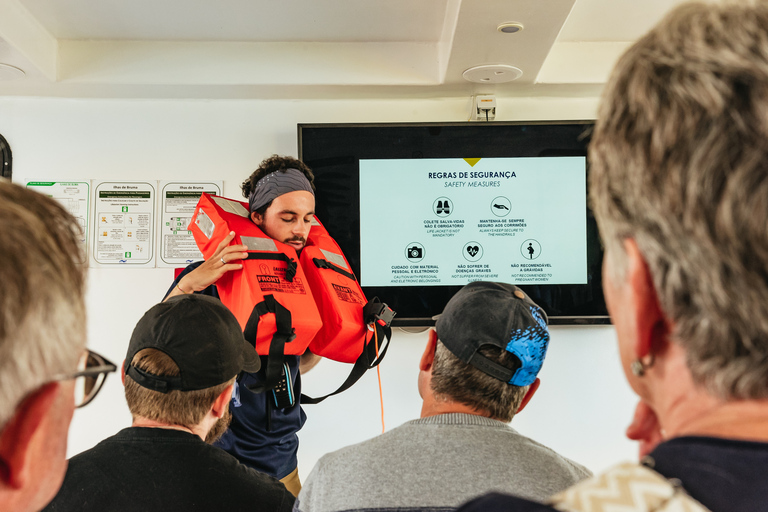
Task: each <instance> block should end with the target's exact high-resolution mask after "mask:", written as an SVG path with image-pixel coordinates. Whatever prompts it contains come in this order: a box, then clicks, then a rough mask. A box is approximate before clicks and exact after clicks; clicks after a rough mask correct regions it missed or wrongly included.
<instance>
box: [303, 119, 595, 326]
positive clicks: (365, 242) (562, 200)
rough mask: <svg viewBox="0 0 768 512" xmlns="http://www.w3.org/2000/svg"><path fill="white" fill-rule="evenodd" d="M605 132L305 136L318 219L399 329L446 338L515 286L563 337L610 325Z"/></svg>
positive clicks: (345, 128)
mask: <svg viewBox="0 0 768 512" xmlns="http://www.w3.org/2000/svg"><path fill="white" fill-rule="evenodd" d="M591 128H592V123H591V122H589V121H575V122H514V123H506V122H505V123H498V122H491V123H418V124H300V125H299V126H298V142H299V157H300V158H301V159H302V160H303V161H304V162H305V163H306V164H307V165H308V166H309V167H310V168H311V169H312V170H313V172H314V174H315V185H316V187H317V201H316V213H317V217H318V218H319V219H320V221H321V222H322V223H323V224H324V225H325V226H326V228H327V229H328V231H329V232H330V234H331V235H332V236H333V237H334V238H335V239H336V241H337V242H338V243H339V245H340V246H341V248H342V250H343V251H344V254H345V255H346V257H347V259H348V260H349V262H350V264H351V265H352V267H353V268H352V270H353V271H354V273H355V274H356V275H357V276H358V279H359V281H360V284H361V285H362V287H363V291H364V292H365V293H366V296H367V297H368V298H369V299H370V298H372V297H374V296H376V297H378V298H379V299H380V300H381V301H382V302H385V303H387V304H389V306H390V307H392V308H393V309H394V310H395V311H396V312H397V316H396V318H395V321H394V322H393V325H395V326H401V327H406V326H413V327H425V326H431V325H434V320H433V317H434V316H435V315H437V314H439V313H440V312H441V311H442V310H443V307H444V306H445V304H446V303H447V302H448V300H449V299H450V298H451V296H452V295H453V294H454V293H455V292H456V291H457V290H458V289H459V288H460V287H461V286H463V285H464V284H466V283H468V282H471V281H477V280H485V281H503V282H508V283H513V284H516V285H518V286H520V288H522V289H523V290H525V292H526V293H528V294H529V295H530V296H531V298H532V299H533V300H534V301H535V302H537V303H538V304H539V305H541V306H542V307H543V308H544V310H545V311H546V312H547V314H548V316H549V318H550V323H553V324H587V323H608V322H609V319H608V315H607V311H606V308H605V300H604V298H603V292H602V287H601V271H600V269H601V265H602V256H603V253H602V249H601V246H600V241H599V238H598V233H597V225H596V223H595V220H594V217H593V216H592V213H591V211H590V210H589V207H588V204H587V173H588V168H587V158H586V157H587V145H588V143H589V136H590V131H591Z"/></svg>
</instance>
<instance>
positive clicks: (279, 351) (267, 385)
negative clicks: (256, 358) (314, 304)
mask: <svg viewBox="0 0 768 512" xmlns="http://www.w3.org/2000/svg"><path fill="white" fill-rule="evenodd" d="M267 313H273V314H274V315H275V326H276V329H277V330H276V331H275V334H274V335H272V341H271V342H270V343H269V357H268V358H267V367H266V370H265V378H264V385H263V386H247V388H248V389H249V390H251V391H253V392H255V393H260V392H264V391H268V390H270V389H274V388H275V387H276V386H277V384H278V383H279V382H280V379H281V378H282V376H283V363H284V362H285V344H286V343H290V342H291V341H293V340H294V339H296V334H295V333H294V331H293V327H292V323H291V312H290V311H289V310H288V309H286V308H285V306H283V305H282V304H280V303H279V302H278V301H277V300H276V299H275V296H274V295H272V294H269V295H265V296H264V300H263V301H261V302H259V303H258V304H256V305H255V306H253V310H252V311H251V315H250V316H249V317H248V322H246V324H245V331H244V332H243V335H244V336H245V339H246V340H247V341H248V343H250V344H251V345H253V346H254V350H255V347H256V338H257V336H258V332H259V321H260V320H261V317H262V316H263V315H266V314H267Z"/></svg>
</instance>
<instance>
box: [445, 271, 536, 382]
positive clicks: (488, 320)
mask: <svg viewBox="0 0 768 512" xmlns="http://www.w3.org/2000/svg"><path fill="white" fill-rule="evenodd" d="M435 330H436V331H437V337H438V339H439V340H440V342H441V343H442V344H443V345H445V347H446V348H447V349H448V350H450V351H451V353H453V355H455V356H456V357H458V358H459V359H460V360H462V361H464V362H465V363H467V364H471V365H472V366H474V367H475V368H477V369H478V370H480V371H482V372H484V373H486V374H488V375H490V376H491V377H495V378H497V379H499V380H501V381H504V382H507V383H509V384H512V385H513V386H527V385H529V384H532V383H533V381H534V380H536V375H538V373H539V370H541V365H542V364H543V363H544V357H545V356H546V354H547V347H548V346H549V330H548V329H547V315H546V313H544V310H543V309H541V308H540V307H539V306H538V305H536V303H535V302H533V301H532V300H531V298H530V297H528V295H526V293H525V292H523V291H522V290H521V289H520V288H518V287H517V286H514V285H511V284H507V283H491V282H484V281H476V282H474V283H470V284H468V285H466V286H464V287H463V288H462V289H461V290H459V291H458V292H457V293H456V295H454V296H453V297H452V298H451V300H449V301H448V304H447V305H446V306H445V309H443V312H442V314H440V315H439V316H438V317H437V323H436V325H435ZM485 346H493V347H498V348H501V349H503V350H506V351H507V352H510V353H511V354H513V355H514V356H515V357H514V358H513V359H514V360H515V364H514V365H513V367H511V368H507V367H505V366H502V365H500V364H499V363H496V362H494V361H491V360H490V359H488V358H487V357H485V356H483V355H482V354H480V352H479V349H480V348H481V347H485Z"/></svg>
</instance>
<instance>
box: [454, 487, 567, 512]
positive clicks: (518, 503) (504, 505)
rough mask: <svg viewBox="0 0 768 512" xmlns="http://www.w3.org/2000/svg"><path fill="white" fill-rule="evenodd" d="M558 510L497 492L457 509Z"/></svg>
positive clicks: (480, 511) (463, 511)
mask: <svg viewBox="0 0 768 512" xmlns="http://www.w3.org/2000/svg"><path fill="white" fill-rule="evenodd" d="M495 511H500V512H501V511H504V512H557V511H556V509H554V508H552V507H550V506H549V505H544V504H543V503H537V502H535V501H530V500H526V499H524V498H518V497H517V496H511V495H509V494H501V493H497V492H492V493H488V494H486V495H484V496H480V497H479V498H475V499H473V500H472V501H469V502H467V503H465V504H464V505H462V506H461V507H459V508H458V509H456V512H495Z"/></svg>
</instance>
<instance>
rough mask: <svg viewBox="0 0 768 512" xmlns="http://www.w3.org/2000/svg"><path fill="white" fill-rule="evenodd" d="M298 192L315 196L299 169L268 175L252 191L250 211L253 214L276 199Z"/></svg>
mask: <svg viewBox="0 0 768 512" xmlns="http://www.w3.org/2000/svg"><path fill="white" fill-rule="evenodd" d="M297 190H306V191H307V192H311V193H312V195H315V193H314V191H313V190H312V185H311V184H310V183H309V180H308V179H307V177H306V176H304V173H303V172H301V171H299V170H298V169H286V170H285V172H283V171H275V172H273V173H270V174H267V175H266V176H264V177H263V178H261V179H260V180H259V181H258V182H257V183H256V186H255V187H254V188H253V190H252V191H251V196H250V197H249V198H248V209H249V210H250V211H251V213H253V212H255V211H256V210H258V209H259V208H261V207H262V206H264V205H266V204H269V203H270V202H271V201H274V199H275V198H276V197H278V196H281V195H283V194H287V193H288V192H296V191H297Z"/></svg>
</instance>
